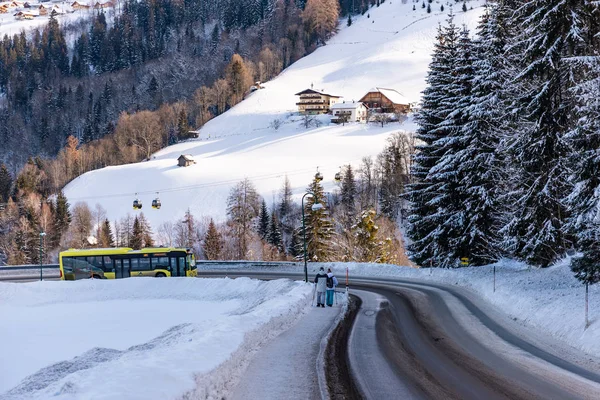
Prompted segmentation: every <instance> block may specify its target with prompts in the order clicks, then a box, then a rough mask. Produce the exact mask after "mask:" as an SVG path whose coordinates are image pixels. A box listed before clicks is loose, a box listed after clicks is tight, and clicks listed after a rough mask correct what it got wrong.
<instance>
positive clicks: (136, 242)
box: [129, 215, 144, 250]
mask: <svg viewBox="0 0 600 400" xmlns="http://www.w3.org/2000/svg"><path fill="white" fill-rule="evenodd" d="M143 245H144V231H143V229H142V224H140V220H139V218H138V217H137V215H136V217H135V219H134V220H133V230H132V234H131V237H130V238H129V247H131V248H132V249H134V250H140V249H141V248H142V247H143Z"/></svg>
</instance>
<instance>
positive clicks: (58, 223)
mask: <svg viewBox="0 0 600 400" xmlns="http://www.w3.org/2000/svg"><path fill="white" fill-rule="evenodd" d="M53 219H54V220H53V225H54V226H53V228H54V229H53V230H52V232H53V235H52V236H51V237H50V238H49V239H50V243H49V244H50V245H51V246H52V247H56V246H58V244H59V243H60V239H61V238H62V235H63V234H64V233H65V232H66V231H67V229H69V224H70V223H71V212H70V211H69V203H68V202H67V198H66V197H65V194H64V193H63V192H62V191H60V192H58V195H57V196H56V205H55V206H54V215H53Z"/></svg>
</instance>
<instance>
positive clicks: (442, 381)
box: [199, 270, 600, 400]
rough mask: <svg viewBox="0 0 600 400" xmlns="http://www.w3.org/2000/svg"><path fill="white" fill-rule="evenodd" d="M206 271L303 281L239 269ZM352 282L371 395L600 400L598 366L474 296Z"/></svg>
mask: <svg viewBox="0 0 600 400" xmlns="http://www.w3.org/2000/svg"><path fill="white" fill-rule="evenodd" d="M199 272H200V271H199ZM200 274H201V275H203V276H223V275H227V276H230V277H237V276H248V277H253V278H259V279H274V278H291V279H302V278H303V276H302V275H301V274H298V273H285V272H249V271H239V270H238V271H235V272H234V271H227V272H226V273H225V272H224V271H218V272H217V271H215V272H206V271H202V272H200ZM350 282H351V284H350V292H351V293H352V294H354V295H356V296H358V297H360V298H361V300H362V306H361V309H360V311H359V314H358V316H357V318H356V320H355V322H354V325H353V327H352V331H351V333H350V336H349V340H348V358H349V364H350V370H351V373H352V378H353V380H354V382H355V383H356V385H357V387H358V388H359V390H360V392H361V394H362V397H364V398H368V399H384V398H403V399H412V398H414V399H561V400H562V399H590V400H591V399H596V400H597V399H600V364H599V363H598V362H594V361H590V360H589V356H586V355H585V354H583V353H580V352H579V351H577V350H575V349H572V348H570V347H568V346H565V345H561V344H557V343H556V342H555V341H554V340H552V339H550V338H547V337H544V335H542V334H540V333H535V334H532V332H531V331H529V330H527V329H526V328H523V327H521V326H518V325H517V324H516V323H514V321H512V320H510V319H509V318H507V317H506V316H504V315H502V314H501V313H499V312H497V311H494V309H493V308H492V307H491V306H489V305H487V304H486V303H485V302H483V301H482V300H481V299H478V298H477V297H476V296H475V295H473V294H472V293H469V292H467V291H464V290H462V289H460V288H456V287H448V286H445V285H440V284H435V283H429V282H422V281H415V280H408V279H384V278H362V277H351V279H350Z"/></svg>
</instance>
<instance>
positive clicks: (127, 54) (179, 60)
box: [0, 0, 380, 262]
mask: <svg viewBox="0 0 600 400" xmlns="http://www.w3.org/2000/svg"><path fill="white" fill-rule="evenodd" d="M379 3H380V2H379V1H372V0H354V1H349V0H341V1H338V0H308V1H304V0H298V1H294V0H217V1H207V0H183V1H171V0H167V1H156V0H141V1H137V0H129V1H122V2H119V3H117V7H116V9H115V10H112V9H109V10H108V11H106V12H105V11H102V10H98V11H94V14H93V16H92V17H91V18H90V19H88V20H80V21H78V22H77V23H74V24H70V25H66V26H60V25H59V23H58V21H57V20H56V19H55V18H54V17H51V18H50V21H49V23H48V25H47V26H45V27H43V28H42V29H39V30H33V31H31V32H27V33H26V32H22V33H20V34H17V35H14V36H12V37H9V36H4V38H2V40H1V41H0V141H2V143H3V147H2V150H1V151H0V162H1V164H0V214H1V215H0V216H1V217H2V218H1V221H0V242H1V243H0V247H1V249H0V253H2V254H4V256H3V255H2V254H0V259H6V257H7V256H8V254H9V253H11V252H13V253H14V257H13V259H12V260H11V261H12V262H29V261H36V260H37V259H38V258H39V257H38V255H36V254H35V253H36V250H35V247H36V245H35V243H36V242H37V239H36V232H39V231H48V232H49V233H51V235H50V236H49V237H48V240H49V242H48V245H49V248H51V249H52V248H55V247H56V246H59V244H60V243H61V238H62V235H63V234H65V233H66V232H67V230H68V229H69V226H70V224H71V217H70V212H67V211H68V210H66V209H65V204H64V203H66V200H65V199H64V198H61V197H60V196H59V197H58V198H57V197H56V195H57V194H58V193H60V190H61V189H62V188H63V187H64V185H65V184H66V183H68V182H69V181H70V180H72V179H74V178H75V177H77V176H79V175H81V174H83V173H85V172H87V171H90V170H94V169H98V168H102V167H105V166H109V165H119V164H123V163H130V162H138V161H141V160H143V159H147V158H149V157H150V155H151V154H152V153H153V152H155V151H157V150H159V149H160V148H162V147H165V146H167V145H169V144H172V143H176V142H177V141H179V140H182V139H187V138H189V137H190V135H193V133H192V132H191V131H192V130H193V129H197V128H200V127H201V126H202V125H203V124H204V123H206V122H207V121H208V120H209V119H211V118H213V117H215V116H217V115H220V114H222V113H223V112H225V111H226V110H227V109H229V108H230V107H232V106H233V105H235V104H236V103H238V102H239V101H241V100H242V99H243V98H244V96H245V94H246V93H247V92H248V89H249V88H250V86H251V85H252V84H253V83H254V82H255V81H266V80H269V79H271V78H273V77H274V76H276V75H277V74H278V73H279V72H280V71H281V70H282V69H284V68H286V67H287V66H289V65H290V64H291V63H293V62H294V61H296V60H297V59H299V58H301V57H303V56H304V55H306V54H308V53H310V52H311V51H313V50H314V49H315V48H316V47H317V46H319V45H322V44H323V43H324V41H325V40H326V39H327V38H328V37H329V36H330V35H331V34H332V33H333V32H334V31H335V29H336V28H337V23H338V17H339V16H340V15H349V14H351V13H364V12H366V11H367V9H368V7H370V6H375V5H379ZM67 38H68V39H67ZM75 207H76V209H79V211H80V212H77V213H76V215H77V216H78V217H77V218H75V219H76V220H77V219H79V220H80V221H79V222H80V224H79V225H81V223H83V222H85V221H88V220H89V218H88V213H86V212H85V211H81V209H82V207H81V206H78V205H75ZM96 222H97V224H98V226H99V225H100V223H102V221H96ZM115 224H116V222H115ZM84 225H85V224H84ZM132 226H133V225H132V224H130V228H131V227H132ZM88 233H89V232H88ZM73 235H75V236H77V237H78V240H76V241H75V242H73V241H72V238H73ZM95 236H96V237H99V236H100V232H97V235H95ZM69 237H70V239H69V241H70V243H80V244H81V243H82V241H85V238H86V237H87V236H86V235H84V234H83V233H82V232H79V233H73V232H70V233H69ZM86 243H87V242H86ZM87 245H89V243H87ZM0 261H1V260H0Z"/></svg>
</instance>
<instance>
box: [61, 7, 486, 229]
mask: <svg viewBox="0 0 600 400" xmlns="http://www.w3.org/2000/svg"><path fill="white" fill-rule="evenodd" d="M444 4H445V12H444V13H442V12H440V11H439V10H440V4H439V3H433V4H432V7H433V8H434V9H435V10H433V12H432V13H431V14H427V13H426V11H425V9H422V8H420V3H419V4H417V9H416V10H415V11H413V9H412V7H413V3H412V2H408V1H406V0H402V1H401V0H396V1H391V0H388V1H386V2H385V3H383V4H382V5H381V6H380V7H373V8H371V9H370V10H369V12H368V15H369V17H367V14H365V15H363V16H359V17H356V18H355V21H354V23H353V24H352V26H350V27H346V26H345V21H344V23H341V25H342V26H341V27H340V31H339V33H338V34H336V35H335V36H334V37H333V38H332V39H331V40H329V42H328V43H327V45H325V46H323V47H321V48H319V49H317V50H316V51H315V52H313V53H312V54H310V55H308V56H307V57H305V58H303V59H301V60H299V61H298V62H296V63H294V64H293V65H292V66H290V67H289V68H287V69H286V70H285V71H284V72H283V73H281V74H280V75H279V76H278V77H277V78H275V79H273V80H272V81H270V82H267V83H265V85H264V86H265V88H264V89H261V90H258V91H256V92H254V93H252V94H251V95H250V96H248V98H247V99H245V100H244V101H243V102H241V103H240V104H238V105H237V106H235V107H233V108H232V109H230V110H229V111H227V112H226V113H224V114H222V115H220V116H219V117H217V118H214V119H213V120H211V121H210V122H208V123H207V124H206V125H205V126H204V127H203V128H202V129H201V130H200V131H199V138H198V139H196V140H192V141H188V142H184V143H180V144H177V145H174V146H170V147H167V148H165V149H163V150H161V151H159V152H157V153H156V154H154V155H153V157H152V159H151V160H149V161H145V162H141V163H137V164H129V165H122V166H117V167H108V168H104V169H101V170H97V171H92V172H89V173H86V174H84V175H82V176H80V177H79V178H77V179H75V180H74V181H72V182H71V183H70V184H69V185H67V187H66V188H65V194H66V196H67V197H68V199H69V202H70V203H71V204H75V203H77V202H78V201H86V202H88V204H89V205H90V207H94V206H95V204H100V205H101V206H103V207H104V208H105V209H106V210H107V216H108V218H109V219H110V220H111V221H114V220H116V219H118V218H121V217H123V216H125V215H126V214H127V213H133V212H134V211H133V209H132V202H133V200H134V198H135V197H136V196H137V197H139V199H140V200H142V202H143V204H144V206H143V209H142V211H144V214H145V215H146V217H147V218H148V220H149V221H150V223H151V224H152V226H153V227H154V228H155V230H156V227H157V226H158V225H159V224H160V223H162V222H164V221H176V220H178V219H180V218H181V217H182V216H183V214H184V212H185V211H186V210H187V209H190V211H191V212H192V214H194V215H195V216H196V217H203V216H207V217H212V218H214V219H215V220H217V221H223V220H224V219H225V218H226V200H227V196H228V194H229V192H230V189H231V187H232V186H233V185H235V183H237V182H238V181H240V180H242V179H243V178H245V177H248V178H249V179H251V180H252V182H253V183H254V184H255V186H256V188H257V189H258V191H259V193H260V194H261V195H262V196H263V197H264V198H265V200H267V203H272V202H273V200H274V199H276V196H277V193H278V191H279V189H280V188H281V186H282V184H283V180H284V177H285V176H286V175H287V176H288V177H289V179H290V182H291V185H292V187H293V191H294V195H295V197H296V199H297V200H299V199H300V197H301V196H302V194H303V193H304V190H305V188H306V187H307V186H308V184H309V183H310V181H311V179H312V177H313V176H314V174H315V172H316V170H317V167H319V170H320V171H321V172H322V173H323V175H324V178H325V179H324V181H323V183H324V185H325V188H326V190H332V189H334V182H333V177H334V174H335V173H336V172H337V171H338V170H339V167H340V166H342V165H346V164H352V165H353V166H358V165H359V163H360V160H361V158H362V157H365V156H372V157H374V156H376V155H377V154H378V153H379V152H381V150H382V149H383V147H384V145H385V142H386V139H387V138H388V137H389V135H390V134H392V133H393V132H398V131H413V130H414V128H415V125H414V123H413V122H412V119H411V118H409V119H408V120H407V121H406V122H404V123H402V124H399V123H392V124H388V125H386V126H385V127H383V128H382V127H379V126H374V125H365V124H347V125H346V126H336V125H330V124H329V123H328V121H329V119H328V118H327V116H323V117H322V118H321V121H322V122H323V125H322V126H321V127H313V128H309V129H305V128H304V127H303V126H302V124H301V121H300V117H299V116H298V114H297V113H296V106H295V103H296V102H297V97H296V96H294V94H295V93H297V92H299V91H301V90H303V89H306V88H310V87H311V85H314V88H315V89H324V90H325V91H326V92H328V93H331V94H334V95H338V96H343V98H344V100H345V101H352V100H359V99H360V98H361V97H362V96H363V95H364V94H365V93H366V92H367V91H368V90H369V89H370V88H372V87H383V88H393V89H396V90H398V91H399V92H401V93H402V94H403V95H404V96H405V97H406V98H407V99H408V101H410V102H416V101H418V100H419V98H420V92H421V91H422V90H423V89H424V87H425V76H426V73H427V66H428V64H429V62H430V59H431V52H432V49H433V43H434V38H435V35H436V29H437V27H438V24H439V23H441V22H443V21H444V20H445V19H446V18H447V12H448V10H450V7H449V4H455V2H454V1H452V2H448V3H444ZM468 4H469V7H473V9H472V10H469V11H468V12H462V11H460V10H457V13H456V18H455V22H456V23H457V24H459V25H460V24H463V23H464V24H466V25H468V26H469V27H470V28H472V29H473V28H474V27H475V26H476V24H477V21H478V18H479V16H480V15H481V13H482V11H483V9H482V7H481V5H482V4H483V1H471V2H469V3H468ZM459 8H460V7H459ZM275 120H278V121H280V122H281V126H280V127H279V129H277V130H276V129H274V128H273V121H275ZM181 154H191V155H192V156H193V157H194V159H195V161H196V164H195V165H193V166H190V167H186V168H180V167H177V158H178V157H179V156H180V155H181ZM157 195H158V197H159V198H160V199H161V201H162V208H161V209H160V211H157V210H153V209H151V208H150V204H151V201H152V199H153V198H155V197H156V196H157Z"/></svg>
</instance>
